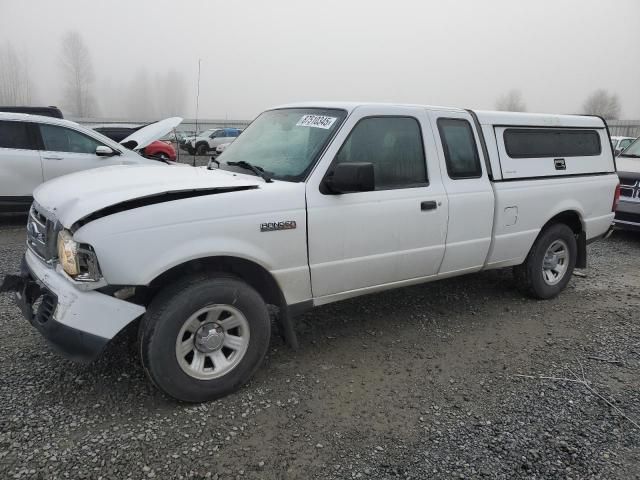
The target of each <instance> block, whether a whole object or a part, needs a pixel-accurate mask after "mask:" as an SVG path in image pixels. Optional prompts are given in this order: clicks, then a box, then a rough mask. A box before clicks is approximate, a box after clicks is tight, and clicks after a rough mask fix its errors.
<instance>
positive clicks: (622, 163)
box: [616, 157, 640, 175]
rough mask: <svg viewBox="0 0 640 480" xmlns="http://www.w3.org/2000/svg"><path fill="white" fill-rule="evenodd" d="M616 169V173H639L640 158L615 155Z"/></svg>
mask: <svg viewBox="0 0 640 480" xmlns="http://www.w3.org/2000/svg"><path fill="white" fill-rule="evenodd" d="M616 170H617V171H618V173H622V174H624V173H635V174H638V175H640V158H634V157H616Z"/></svg>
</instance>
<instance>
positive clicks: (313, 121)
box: [296, 115, 336, 130]
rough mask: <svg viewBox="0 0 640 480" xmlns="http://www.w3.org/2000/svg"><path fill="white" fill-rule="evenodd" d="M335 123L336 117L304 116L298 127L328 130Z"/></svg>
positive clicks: (297, 124)
mask: <svg viewBox="0 0 640 480" xmlns="http://www.w3.org/2000/svg"><path fill="white" fill-rule="evenodd" d="M335 121H336V117H327V116H325V115H304V116H303V117H302V118H301V119H300V120H298V123H296V127H314V128H324V129H325V130H328V129H330V128H331V125H333V122H335Z"/></svg>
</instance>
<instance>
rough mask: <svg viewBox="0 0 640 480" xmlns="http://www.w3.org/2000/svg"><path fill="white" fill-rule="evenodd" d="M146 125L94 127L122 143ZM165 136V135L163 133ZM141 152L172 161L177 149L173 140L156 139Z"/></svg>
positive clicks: (146, 155) (148, 155)
mask: <svg viewBox="0 0 640 480" xmlns="http://www.w3.org/2000/svg"><path fill="white" fill-rule="evenodd" d="M144 127H145V125H139V126H126V125H109V126H100V127H94V128H93V129H94V130H95V131H96V132H99V133H101V134H102V135H104V136H106V137H109V138H110V139H111V140H113V141H115V142H118V143H120V142H121V141H123V140H124V139H125V138H126V137H128V136H129V135H131V134H133V133H134V132H136V131H138V130H140V129H141V128H144ZM163 137H164V135H163ZM140 153H141V154H142V155H143V156H145V157H147V158H153V159H157V160H162V161H169V160H170V161H172V162H175V160H176V158H177V157H176V149H175V148H173V145H172V144H171V142H165V141H162V140H154V141H153V142H151V143H150V144H149V145H147V146H146V147H145V148H143V149H142V150H141V151H140Z"/></svg>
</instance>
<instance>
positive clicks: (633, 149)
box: [620, 139, 640, 157]
mask: <svg viewBox="0 0 640 480" xmlns="http://www.w3.org/2000/svg"><path fill="white" fill-rule="evenodd" d="M639 140H640V139H636V141H634V142H633V143H632V144H631V145H629V146H628V147H627V148H625V149H624V151H623V152H622V153H621V154H620V156H621V157H640V141H639Z"/></svg>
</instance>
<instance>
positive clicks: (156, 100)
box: [0, 31, 187, 120]
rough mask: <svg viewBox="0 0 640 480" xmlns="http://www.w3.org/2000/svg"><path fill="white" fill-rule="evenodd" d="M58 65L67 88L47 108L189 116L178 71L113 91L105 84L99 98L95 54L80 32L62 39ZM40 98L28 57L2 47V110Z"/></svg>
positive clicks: (141, 116) (142, 76) (142, 74)
mask: <svg viewBox="0 0 640 480" xmlns="http://www.w3.org/2000/svg"><path fill="white" fill-rule="evenodd" d="M57 63H58V64H59V70H60V71H59V73H60V75H61V79H62V87H61V89H60V92H59V94H58V96H57V98H55V99H54V100H53V101H50V100H48V101H45V102H44V103H43V104H45V105H51V104H59V105H60V106H61V107H62V109H63V110H64V111H65V113H67V114H68V115H71V116H73V117H79V118H89V117H99V116H100V115H104V114H105V113H106V116H119V117H129V118H133V119H138V120H146V119H152V118H157V117H168V116H174V115H184V112H185V106H186V101H187V97H186V91H187V86H186V81H185V79H184V77H183V76H182V74H181V73H180V72H177V71H176V70H173V69H169V70H168V71H166V72H161V73H157V74H155V75H153V76H150V75H149V73H148V72H147V71H146V70H143V69H141V70H139V72H138V73H137V74H136V75H135V76H134V78H133V79H132V80H131V81H130V82H129V83H128V84H123V85H118V87H117V88H113V89H111V88H110V87H109V86H107V85H102V86H101V88H100V95H98V93H97V91H98V86H97V85H96V75H95V70H94V68H93V61H92V59H91V53H90V51H89V49H88V47H87V45H86V44H85V42H84V40H83V38H82V36H81V35H80V34H79V33H78V32H75V31H70V32H67V33H66V34H64V35H63V36H62V38H61V40H60V51H59V58H58V62H57ZM110 90H113V91H110ZM36 98H37V96H36V95H35V94H34V88H33V82H32V73H31V68H30V62H29V56H28V54H27V53H26V52H24V51H18V50H17V49H16V48H15V47H14V46H13V45H12V44H11V43H10V42H9V41H7V42H6V43H5V44H4V45H2V46H1V47H0V105H6V106H12V105H33V104H35V103H36Z"/></svg>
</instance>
